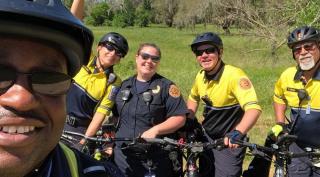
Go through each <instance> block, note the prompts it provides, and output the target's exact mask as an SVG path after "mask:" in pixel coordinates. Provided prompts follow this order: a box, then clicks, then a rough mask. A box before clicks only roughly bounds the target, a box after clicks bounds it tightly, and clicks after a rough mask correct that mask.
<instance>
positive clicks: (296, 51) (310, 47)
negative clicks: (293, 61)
mask: <svg viewBox="0 0 320 177" xmlns="http://www.w3.org/2000/svg"><path fill="white" fill-rule="evenodd" d="M302 48H304V50H306V51H307V52H310V51H312V50H313V49H314V44H312V43H310V44H304V45H300V46H297V47H294V48H293V49H292V52H293V53H294V54H295V55H299V54H301V52H302Z"/></svg>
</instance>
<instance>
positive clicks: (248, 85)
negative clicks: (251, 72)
mask: <svg viewBox="0 0 320 177" xmlns="http://www.w3.org/2000/svg"><path fill="white" fill-rule="evenodd" d="M237 72H238V73H235V74H234V75H235V76H236V77H235V79H234V80H233V83H232V85H233V88H234V89H233V94H234V95H235V97H236V98H237V100H238V102H239V103H240V105H241V107H242V109H243V110H245V111H246V110H248V109H258V110H261V107H260V105H259V104H258V98H257V94H256V92H255V89H254V87H253V85H252V82H251V81H250V79H249V78H248V76H247V75H246V74H245V73H244V72H243V71H241V70H238V71H237Z"/></svg>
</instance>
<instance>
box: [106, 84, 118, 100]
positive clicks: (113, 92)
mask: <svg viewBox="0 0 320 177" xmlns="http://www.w3.org/2000/svg"><path fill="white" fill-rule="evenodd" d="M119 90H120V87H116V86H111V91H110V93H109V96H108V98H109V100H111V101H114V100H115V99H116V95H117V93H118V92H119Z"/></svg>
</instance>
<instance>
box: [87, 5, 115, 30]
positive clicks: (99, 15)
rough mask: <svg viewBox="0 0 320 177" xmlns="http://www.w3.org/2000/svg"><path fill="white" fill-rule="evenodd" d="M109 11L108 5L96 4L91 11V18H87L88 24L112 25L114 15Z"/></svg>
mask: <svg viewBox="0 0 320 177" xmlns="http://www.w3.org/2000/svg"><path fill="white" fill-rule="evenodd" d="M109 9H110V8H109V6H108V4H107V3H105V2H101V3H98V4H96V5H95V6H94V7H93V8H92V9H91V13H90V16H89V17H88V18H86V22H87V23H88V24H91V25H94V26H99V25H104V24H110V21H111V20H112V17H113V14H112V12H111V11H110V10H109Z"/></svg>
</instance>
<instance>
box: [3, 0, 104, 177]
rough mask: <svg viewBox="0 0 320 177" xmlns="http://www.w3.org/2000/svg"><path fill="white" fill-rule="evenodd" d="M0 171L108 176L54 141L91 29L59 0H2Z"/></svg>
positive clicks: (20, 176) (18, 175) (8, 175)
mask: <svg viewBox="0 0 320 177" xmlns="http://www.w3.org/2000/svg"><path fill="white" fill-rule="evenodd" d="M0 21H1V22H0V35H1V37H0V51H1V57H0V72H1V73H0V176H1V177H24V176H25V177H36V176H48V177H49V176H51V177H53V176H55V177H60V176H63V177H76V176H100V177H103V176H106V174H105V169H104V167H103V165H101V164H98V163H97V162H96V161H93V160H92V159H90V158H88V157H87V156H84V155H83V154H81V153H79V152H78V151H75V150H71V149H69V148H68V147H67V146H65V145H63V144H62V143H58V142H59V139H60V137H61V133H62V130H63V126H64V122H65V118H66V95H65V94H66V93H67V91H68V89H69V87H70V85H71V78H72V77H73V76H75V74H76V73H77V72H78V71H79V70H80V67H81V65H82V64H86V63H87V62H88V59H89V56H90V52H91V47H92V42H93V35H92V32H91V31H90V30H89V29H87V28H86V27H85V26H84V25H83V24H82V23H81V22H80V21H79V20H78V19H76V18H75V17H74V16H73V15H72V14H71V13H70V12H69V10H67V9H66V8H65V7H64V6H63V4H62V2H61V1H60V0H47V1H45V0H43V1H26V0H10V1H8V0H0Z"/></svg>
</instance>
